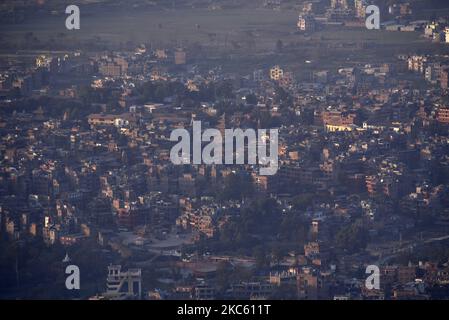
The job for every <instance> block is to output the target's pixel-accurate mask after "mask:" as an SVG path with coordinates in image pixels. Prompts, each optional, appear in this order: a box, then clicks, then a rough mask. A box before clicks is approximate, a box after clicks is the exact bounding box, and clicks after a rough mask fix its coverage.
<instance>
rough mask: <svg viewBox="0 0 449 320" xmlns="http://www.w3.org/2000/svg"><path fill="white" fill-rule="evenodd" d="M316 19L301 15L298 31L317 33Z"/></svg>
mask: <svg viewBox="0 0 449 320" xmlns="http://www.w3.org/2000/svg"><path fill="white" fill-rule="evenodd" d="M315 26H316V24H315V19H314V18H313V17H312V16H310V15H300V16H299V18H298V29H299V30H300V31H315Z"/></svg>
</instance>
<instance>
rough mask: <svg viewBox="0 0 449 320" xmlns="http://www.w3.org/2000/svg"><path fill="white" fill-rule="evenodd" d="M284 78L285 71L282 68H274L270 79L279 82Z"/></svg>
mask: <svg viewBox="0 0 449 320" xmlns="http://www.w3.org/2000/svg"><path fill="white" fill-rule="evenodd" d="M283 76H284V70H283V69H281V67H280V66H277V65H276V66H274V67H273V68H271V69H270V79H271V80H276V81H279V80H280V79H282V77H283Z"/></svg>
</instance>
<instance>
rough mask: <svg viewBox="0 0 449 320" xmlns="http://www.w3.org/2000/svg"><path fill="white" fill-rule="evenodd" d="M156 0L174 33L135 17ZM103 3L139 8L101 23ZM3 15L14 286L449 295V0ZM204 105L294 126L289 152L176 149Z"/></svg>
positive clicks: (12, 10) (127, 294)
mask: <svg viewBox="0 0 449 320" xmlns="http://www.w3.org/2000/svg"><path fill="white" fill-rule="evenodd" d="M75 2H77V3H75ZM69 4H76V5H79V7H80V9H81V14H80V21H81V27H80V30H67V29H66V26H65V23H64V21H65V19H66V18H67V16H68V15H67V14H66V13H65V8H66V6H67V5H69ZM371 4H373V5H376V6H378V7H379V8H380V17H381V19H380V29H379V30H367V27H366V19H367V17H368V16H369V14H367V13H366V8H367V6H369V5H371ZM102 6H104V7H103V8H104V9H101V8H102ZM237 12H252V13H251V14H250V16H249V17H248V19H249V20H251V23H248V24H246V22H242V21H246V20H245V19H243V20H242V21H241V20H240V17H237V16H235V18H233V17H234V16H233V14H236V15H238V13H237ZM147 13H148V14H149V15H155V16H159V17H161V18H160V19H161V20H158V19H159V18H158V17H154V19H153V18H151V19H146V18H145V19H146V20H145V21H146V22H145V23H147V24H148V28H149V29H151V30H152V31H151V32H153V33H150V32H149V31H148V33H147V31H145V30H140V31H139V30H136V31H134V30H131V31H127V30H125V27H124V26H125V24H126V23H127V22H126V21H128V20H126V19H128V18H127V17H134V16H136V17H137V18H136V21H137V20H138V19H143V18H144V17H145V14H147ZM97 15H103V16H104V17H103V19H109V20H107V21H110V22H111V23H117V24H120V23H124V24H123V25H120V27H117V29H114V30H118V31H117V34H115V33H116V31H114V32H112V34H106V33H105V31H104V30H101V31H98V30H95V29H89V28H92V26H93V25H94V23H97V22H95V19H97ZM108 15H110V16H108ZM117 15H118V16H120V15H123V17H124V18H123V20H124V21H125V20H126V21H125V22H123V21H120V19H117V17H118V16H117ZM171 15H172V16H175V17H176V18H173V20H168V21H167V22H159V21H163V19H165V18H167V19H171V18H169V16H171ZM196 15H197V16H196ZM209 15H212V18H211V17H210V16H209ZM259 15H260V17H261V18H260V20H259V18H258V17H259ZM0 17H1V18H0V20H1V22H0V26H1V27H0V29H2V31H0V47H1V49H0V162H1V166H0V299H90V300H122V299H142V300H166V299H167V300H179V299H194V300H210V299H230V300H236V299H244V300H248V299H288V300H296V299H299V300H434V299H449V245H448V244H449V130H448V129H449V5H447V3H444V1H413V0H409V1H374V0H373V1H364V0H352V1H351V0H308V1H299V0H298V1H289V0H285V1H283V0H260V1H259V0H254V1H238V0H232V1H218V0H203V1H200V0H183V1H181V0H179V1H143V0H134V1H128V2H127V1H112V0H110V1H106V0H105V1H73V3H72V2H70V3H69V2H67V1H57V2H56V1H44V0H36V1H34V0H33V1H31V0H30V1H3V2H2V3H1V4H0ZM42 17H44V18H42ZM45 17H46V18H45ZM214 17H215V18H214ZM222 17H225V18H226V17H227V18H226V19H228V20H223V19H225V18H223V19H221V18H222ZM277 17H288V18H285V21H284V20H283V19H284V18H282V19H280V20H279V21H278V20H276V19H277ZM84 19H86V20H84ZM233 19H234V20H233ZM175 20H176V21H175ZM30 21H31V22H30ZM84 21H86V22H85V23H84ZM170 21H171V22H170ZM224 21H225V22H224ZM102 23H103V22H101V23H100V22H98V26H99V27H98V28H101V26H100V24H102ZM139 23H142V25H144V22H136V24H139ZM176 23H177V24H176ZM220 23H226V26H221V25H218V24H220ZM107 27H108V26H107V25H105V26H104V28H107ZM122 28H123V31H121V30H119V29H122ZM126 28H131V29H132V28H133V27H132V24H131V25H128V24H126ZM277 28H279V29H277ZM44 29H45V30H44ZM136 29H137V28H136ZM217 30H218V31H217ZM120 32H123V33H120ZM187 34H188V38H186V37H187ZM194 123H201V126H202V127H201V128H202V130H203V131H204V130H206V129H217V130H218V131H219V132H221V133H223V134H224V132H225V130H226V129H229V128H239V129H242V130H248V129H253V130H258V129H272V128H276V129H278V132H279V137H278V148H277V152H278V167H277V171H276V172H275V174H272V175H263V174H261V172H260V165H259V164H258V163H256V164H250V163H246V164H237V163H235V164H231V165H229V164H222V163H221V162H220V163H218V162H217V163H213V164H208V163H200V164H197V163H195V162H194V161H193V162H189V163H188V164H187V163H185V164H175V163H173V161H171V149H172V148H173V146H174V145H175V144H176V141H173V139H172V138H171V135H172V132H173V130H175V129H180V128H185V129H187V131H188V132H192V130H193V126H194ZM204 142H205V141H204V139H203V145H204V144H205V143H204ZM194 144H195V142H194ZM200 146H201V140H200ZM247 149H248V148H247ZM246 151H247V150H246ZM188 157H190V155H189V156H188ZM247 157H248V158H249V157H250V155H249V154H248V156H247ZM70 265H74V266H76V267H77V268H79V272H80V274H81V283H80V287H79V288H76V289H77V290H68V288H67V287H66V285H67V282H66V278H67V276H68V274H67V273H66V272H65V271H66V267H67V266H70ZM368 266H377V267H378V268H379V272H380V281H379V283H380V287H378V288H374V289H373V288H370V287H369V286H367V285H366V279H367V277H368V276H369V274H367V273H366V270H367V267H368Z"/></svg>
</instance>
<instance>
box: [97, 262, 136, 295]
mask: <svg viewBox="0 0 449 320" xmlns="http://www.w3.org/2000/svg"><path fill="white" fill-rule="evenodd" d="M121 269H122V266H120V265H111V266H109V267H108V277H107V280H106V281H107V282H106V288H107V289H106V293H105V294H104V296H105V297H107V298H110V299H130V298H134V299H135V298H137V299H140V298H141V297H142V271H141V269H129V270H128V271H122V270H121Z"/></svg>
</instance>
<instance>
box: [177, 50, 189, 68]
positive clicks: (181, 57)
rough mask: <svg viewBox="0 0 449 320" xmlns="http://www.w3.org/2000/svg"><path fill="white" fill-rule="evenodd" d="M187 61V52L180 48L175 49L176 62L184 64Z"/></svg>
mask: <svg viewBox="0 0 449 320" xmlns="http://www.w3.org/2000/svg"><path fill="white" fill-rule="evenodd" d="M186 62H187V54H186V52H185V51H184V50H182V49H178V50H176V51H175V64H176V65H182V64H186Z"/></svg>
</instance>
